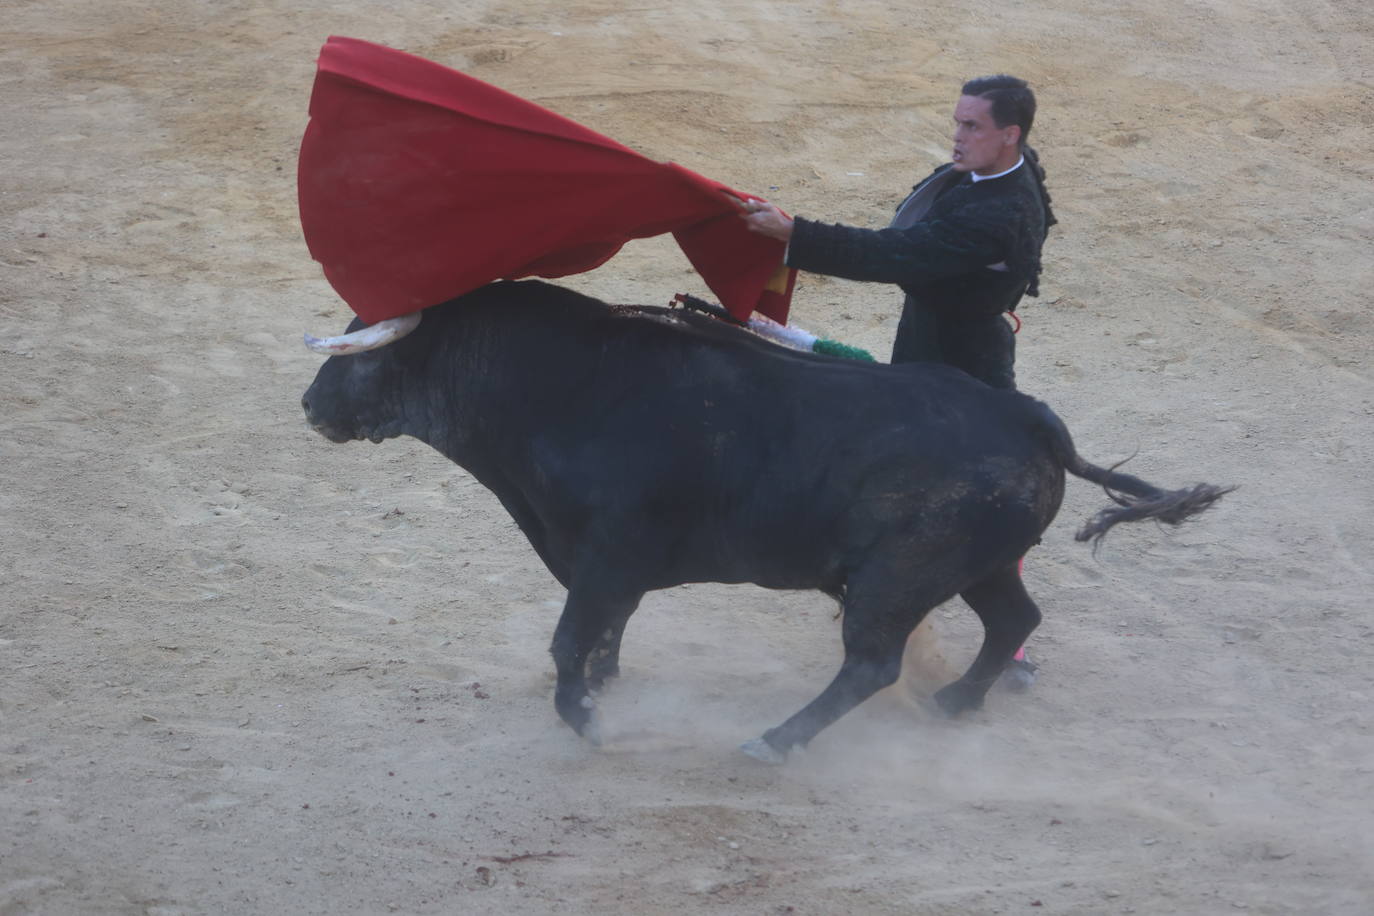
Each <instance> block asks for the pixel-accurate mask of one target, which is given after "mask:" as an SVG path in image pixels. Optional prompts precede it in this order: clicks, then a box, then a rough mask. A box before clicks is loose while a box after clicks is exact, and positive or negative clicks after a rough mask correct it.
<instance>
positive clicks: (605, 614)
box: [549, 584, 642, 745]
mask: <svg viewBox="0 0 1374 916" xmlns="http://www.w3.org/2000/svg"><path fill="white" fill-rule="evenodd" d="M641 597H642V595H640V594H635V595H631V596H628V597H627V596H624V595H619V596H611V595H608V594H606V593H604V592H600V591H596V590H593V589H589V588H585V587H579V586H578V585H576V584H574V586H573V587H572V588H571V589H569V590H568V600H567V601H566V602H565V603H564V605H563V615H562V616H561V617H560V618H559V619H558V628H557V629H555V630H554V634H553V645H552V646H550V647H549V651H550V653H552V655H553V663H554V668H555V670H556V671H557V673H558V683H557V686H556V687H555V689H554V699H553V702H554V708H555V709H557V710H558V715H559V717H560V718H562V720H563V721H564V722H566V723H568V725H570V726H572V729H573V731H575V732H577V733H578V734H579V735H581V736H582V737H584V738H586V739H587V740H588V741H590V742H591V743H592V744H596V745H599V744H600V743H601V729H600V727H599V726H598V724H597V721H596V716H595V710H596V704H595V702H593V700H592V697H591V692H590V687H591V685H590V684H589V683H588V680H587V672H588V667H589V665H588V663H589V661H592V656H593V652H594V651H596V650H599V649H602V648H603V644H604V643H607V642H609V641H610V639H612V638H613V644H612V645H611V648H612V649H613V651H612V652H611V653H610V654H609V655H603V656H601V657H600V658H599V659H598V660H596V661H595V662H594V663H593V664H592V665H591V668H592V676H593V679H594V680H595V681H596V683H597V685H599V684H600V682H601V680H602V679H604V678H605V677H606V674H607V668H606V665H607V663H608V660H609V664H610V665H611V666H614V668H615V670H618V663H619V655H620V634H621V632H622V631H623V630H624V627H625V622H626V621H627V620H629V618H630V615H631V614H633V613H634V611H635V608H636V607H638V606H639V599H640V598H641ZM607 634H611V636H610V637H608V635H607Z"/></svg>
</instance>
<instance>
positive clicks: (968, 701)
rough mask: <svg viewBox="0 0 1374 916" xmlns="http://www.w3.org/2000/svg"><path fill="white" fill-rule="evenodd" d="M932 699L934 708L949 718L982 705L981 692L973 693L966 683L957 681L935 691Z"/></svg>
mask: <svg viewBox="0 0 1374 916" xmlns="http://www.w3.org/2000/svg"><path fill="white" fill-rule="evenodd" d="M934 699H935V706H936V708H937V709H938V710H939V711H940V713H941V714H942V715H944V716H945V717H946V718H949V719H953V718H956V717H958V716H960V715H962V714H963V713H966V712H968V711H969V710H970V709H980V708H982V706H983V696H982V694H981V693H979V694H975V693H974V692H973V691H972V690H970V689H969V688H968V687H967V686H966V685H964V684H961V683H960V682H958V681H955V682H954V683H953V684H950V685H949V686H947V687H941V688H940V689H939V690H937V691H935V697H934Z"/></svg>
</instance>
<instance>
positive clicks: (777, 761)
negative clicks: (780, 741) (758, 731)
mask: <svg viewBox="0 0 1374 916" xmlns="http://www.w3.org/2000/svg"><path fill="white" fill-rule="evenodd" d="M739 749H740V750H742V751H744V753H746V754H748V755H749V756H750V757H753V758H754V759H755V760H761V761H763V762H764V763H767V764H772V765H773V766H781V765H782V764H784V763H786V762H787V752H786V751H780V750H778V749H777V748H775V747H773V745H771V744H769V743H768V742H767V741H764V740H763V739H762V738H753V739H751V740H749V741H746V742H744V743H743V744H741V745H740V746H739Z"/></svg>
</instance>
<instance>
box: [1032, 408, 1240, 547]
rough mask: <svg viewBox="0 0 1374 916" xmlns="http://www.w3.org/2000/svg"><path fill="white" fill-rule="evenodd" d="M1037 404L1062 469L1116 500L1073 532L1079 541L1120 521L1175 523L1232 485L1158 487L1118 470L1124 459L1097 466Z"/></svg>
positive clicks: (1098, 540) (1099, 536) (1061, 423)
mask: <svg viewBox="0 0 1374 916" xmlns="http://www.w3.org/2000/svg"><path fill="white" fill-rule="evenodd" d="M1037 406H1038V407H1039V409H1040V414H1041V420H1042V423H1043V428H1044V430H1045V432H1046V433H1047V438H1048V440H1049V443H1050V447H1051V448H1052V449H1053V450H1054V454H1055V457H1057V458H1058V459H1059V462H1060V463H1061V464H1062V465H1063V466H1064V470H1066V471H1068V472H1069V473H1070V474H1072V475H1074V476H1075V477H1081V478H1082V479H1084V480H1088V481H1091V482H1093V483H1095V484H1098V485H1099V486H1101V487H1102V489H1103V490H1104V491H1105V492H1106V494H1107V496H1108V498H1109V499H1111V501H1112V502H1114V503H1115V504H1116V505H1115V506H1109V507H1107V508H1105V509H1103V510H1102V511H1100V512H1098V513H1097V515H1095V516H1093V517H1092V518H1091V519H1089V520H1088V521H1087V523H1085V524H1084V525H1083V527H1082V528H1080V529H1079V531H1078V534H1076V535H1075V536H1074V537H1075V539H1076V540H1079V541H1092V542H1093V547H1094V548H1096V547H1097V545H1098V544H1099V543H1101V541H1102V538H1103V537H1105V536H1106V534H1107V532H1108V531H1110V530H1111V529H1112V527H1113V526H1114V525H1117V524H1120V523H1121V522H1136V521H1140V520H1141V519H1147V518H1152V519H1154V520H1155V521H1158V522H1164V523H1166V524H1169V525H1178V524H1181V523H1183V522H1184V521H1186V520H1187V519H1189V518H1191V517H1193V516H1194V515H1197V514H1198V513H1200V512H1204V511H1206V510H1207V509H1210V508H1211V506H1212V504H1213V503H1215V502H1216V501H1217V500H1219V499H1221V497H1223V496H1225V495H1226V494H1227V493H1230V492H1231V491H1232V490H1234V489H1235V487H1218V486H1215V485H1213V484H1209V483H1198V484H1194V485H1193V486H1191V487H1185V488H1184V489H1182V490H1161V489H1159V488H1158V487H1156V486H1154V485H1153V484H1150V483H1146V482H1145V481H1143V480H1141V479H1140V478H1139V477H1133V476H1131V475H1130V474H1122V473H1120V472H1118V471H1117V470H1116V469H1117V468H1118V467H1120V466H1121V464H1123V463H1124V462H1120V463H1118V464H1115V465H1112V467H1110V468H1100V467H1098V466H1097V465H1095V464H1092V463H1090V462H1088V461H1085V460H1083V458H1082V457H1080V456H1079V454H1078V451H1077V450H1076V449H1075V448H1074V445H1073V437H1072V436H1070V435H1069V430H1068V427H1066V426H1065V425H1064V421H1063V420H1061V419H1059V417H1058V416H1057V415H1056V414H1055V413H1054V411H1052V410H1050V409H1049V408H1048V407H1046V406H1045V405H1044V404H1040V403H1039V402H1037Z"/></svg>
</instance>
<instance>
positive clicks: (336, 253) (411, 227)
mask: <svg viewBox="0 0 1374 916" xmlns="http://www.w3.org/2000/svg"><path fill="white" fill-rule="evenodd" d="M297 181H298V188H299V194H300V209H301V228H302V229H303V230H304V232H305V240H306V244H307V245H308V246H309V248H310V254H311V256H313V257H314V258H315V260H317V261H319V262H320V264H321V265H322V266H323V267H324V273H325V276H326V277H327V278H328V280H329V282H330V284H331V285H333V287H334V289H335V290H337V291H338V293H339V295H340V296H342V297H343V299H344V301H345V302H347V303H348V304H349V305H350V306H351V307H352V309H353V311H355V312H356V313H357V314H358V316H359V317H361V318H362V319H363V320H364V321H367V322H369V323H373V322H377V321H380V320H382V319H384V318H394V317H396V316H398V315H403V314H406V313H407V312H413V311H416V310H417V309H422V308H425V307H426V306H430V305H435V304H437V303H439V302H443V301H445V300H448V299H451V298H453V297H455V296H459V295H462V294H463V293H466V292H468V291H470V290H473V289H476V288H477V287H479V286H482V285H484V284H486V283H490V282H491V281H493V280H498V279H517V278H520V277H530V276H540V277H561V276H566V275H567V274H573V273H579V272H581V271H585V270H591V269H592V268H594V267H598V266H600V265H601V264H603V263H605V262H606V260H607V259H609V258H610V257H611V256H612V255H614V254H615V253H616V252H617V251H619V250H620V247H621V246H622V245H624V244H625V243H626V242H627V241H629V240H630V239H635V238H646V237H648V236H652V235H659V234H660V233H664V232H672V233H673V234H674V236H675V237H676V238H677V242H678V244H679V245H680V246H681V247H682V250H683V252H684V253H685V254H686V255H687V258H688V260H690V261H691V262H692V265H693V266H694V267H695V268H696V269H697V271H698V272H699V273H700V274H701V276H702V279H703V280H705V281H706V285H707V286H708V287H710V288H711V290H712V292H714V293H715V295H716V296H717V297H718V298H719V299H720V301H721V303H722V304H723V305H724V306H725V307H726V308H727V309H729V310H730V312H731V313H732V314H734V315H735V316H736V317H738V318H741V319H744V318H747V317H748V316H749V314H750V312H751V311H753V310H754V309H757V310H759V311H761V312H762V313H763V314H765V315H767V316H768V317H770V318H772V319H774V320H775V321H779V322H783V323H786V321H787V309H788V305H789V303H790V300H791V295H792V285H793V281H794V279H795V272H794V271H791V270H789V269H787V268H785V267H783V265H782V257H783V251H784V245H783V243H782V242H779V241H776V240H774V239H770V238H766V237H764V236H761V235H757V234H756V233H752V232H750V231H748V229H746V228H745V225H744V223H743V221H742V220H740V219H739V218H738V217H737V216H736V210H735V207H734V205H733V204H731V203H730V201H729V200H728V199H726V197H725V196H724V195H723V194H722V193H721V192H722V191H724V192H726V193H729V194H733V195H734V196H736V197H740V198H744V199H749V198H751V197H753V195H747V194H740V193H738V192H736V191H733V190H731V189H729V188H727V187H725V186H724V185H722V184H720V183H719V182H715V181H711V180H710V179H708V178H704V177H702V176H701V175H697V174H696V173H694V172H690V171H688V170H687V169H684V168H682V167H681V166H678V165H675V164H673V163H662V162H654V161H652V160H650V159H646V158H645V157H643V156H641V155H639V154H638V153H636V152H634V151H633V150H631V149H629V148H627V147H624V146H621V145H620V144H619V143H616V142H615V141H614V140H611V139H609V138H607V137H603V136H601V135H600V134H597V133H594V132H593V131H590V130H588V129H586V128H585V127H582V126H581V125H579V124H577V123H575V122H573V121H570V120H568V119H567V118H564V117H562V116H560V115H557V114H554V113H553V112H551V111H548V110H546V109H544V108H541V107H539V106H538V105H535V104H533V103H531V102H527V101H525V100H524V99H521V98H519V97H517V96H514V95H511V94H510V93H508V92H504V91H502V90H500V89H497V88H495V87H494V86H490V85H488V84H486V83H483V82H481V81H480V80H476V79H473V78H472V77H470V76H465V75H464V74H462V73H458V72H457V71H455V70H450V69H448V68H447V67H442V66H440V65H438V64H435V63H432V62H430V61H427V60H424V59H422V58H419V57H414V56H412V55H409V54H404V53H402V52H400V51H394V50H392V49H390V48H384V47H382V46H380V45H375V44H371V43H368V42H365V41H358V40H356V39H352V38H338V37H334V38H330V39H329V40H328V42H326V43H325V45H324V47H323V49H321V51H320V59H319V71H318V73H317V74H316V76H315V87H314V92H313V93H312V95H311V97H310V123H309V125H308V126H307V128H306V131H305V137H304V138H303V139H302V141H301V153H300V163H299V172H298V176H297Z"/></svg>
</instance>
